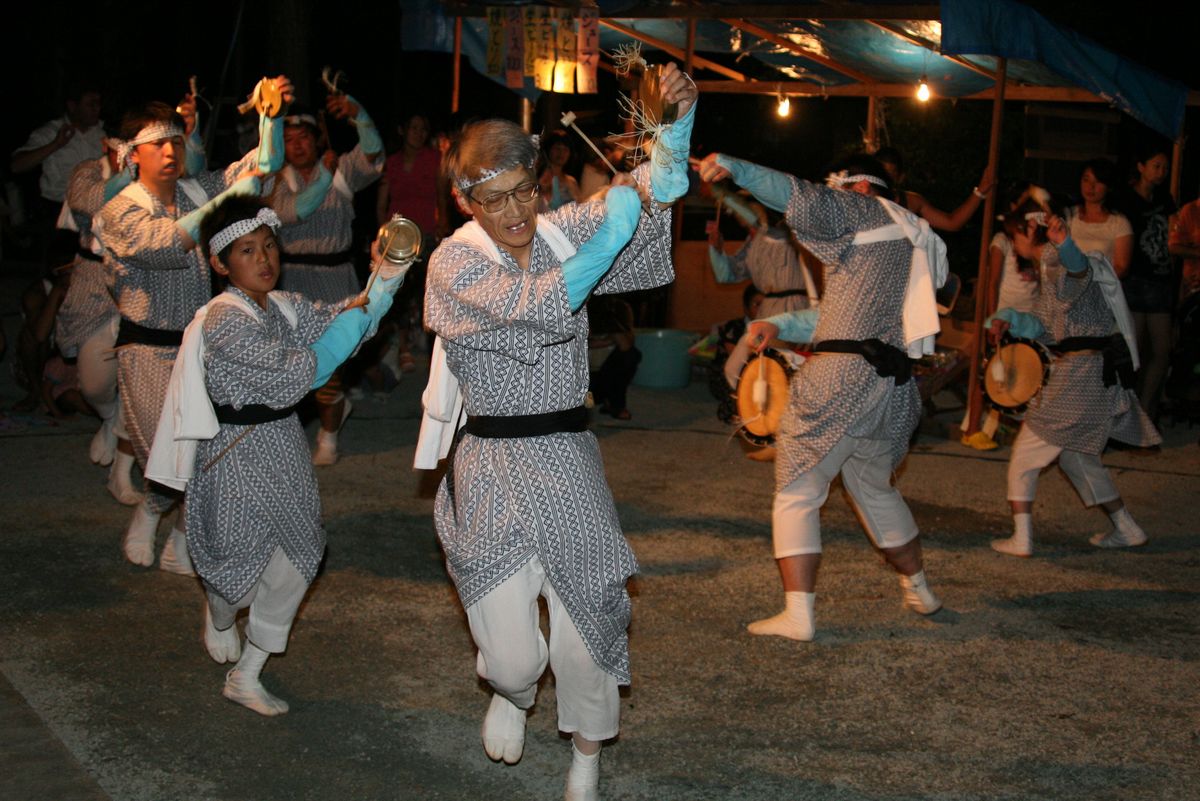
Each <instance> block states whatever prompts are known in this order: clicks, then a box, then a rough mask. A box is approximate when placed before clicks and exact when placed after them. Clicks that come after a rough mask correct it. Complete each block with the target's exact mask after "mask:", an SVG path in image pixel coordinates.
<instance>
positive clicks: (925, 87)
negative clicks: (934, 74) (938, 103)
mask: <svg viewBox="0 0 1200 801" xmlns="http://www.w3.org/2000/svg"><path fill="white" fill-rule="evenodd" d="M932 94H933V93H932V92H930V91H929V84H928V83H926V82H925V79H924V78H921V84H920V85H919V86H918V87H917V100H920V101H921V102H922V103H928V102H929V97H930V95H932Z"/></svg>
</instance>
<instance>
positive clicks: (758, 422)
mask: <svg viewBox="0 0 1200 801" xmlns="http://www.w3.org/2000/svg"><path fill="white" fill-rule="evenodd" d="M791 374H792V370H791V368H790V367H789V366H788V364H787V360H786V359H785V358H784V357H783V355H781V354H780V353H778V352H777V351H773V350H767V351H765V352H763V353H761V354H756V355H754V356H751V357H750V359H749V361H747V362H746V366H745V367H743V368H742V372H741V374H740V375H739V376H738V385H737V391H736V392H735V396H736V398H737V410H738V416H739V417H740V418H742V435H743V436H745V437H746V439H748V440H750V441H751V442H753V443H754V444H756V445H769V444H771V443H772V442H774V441H775V434H776V432H778V431H779V422H780V420H782V419H783V413H784V412H785V411H786V410H787V405H788V381H789V379H790V377H791ZM760 382H761V383H760ZM756 385H758V386H759V391H758V393H757V394H758V400H756V399H755V395H756V392H755V387H756ZM760 404H761V406H760Z"/></svg>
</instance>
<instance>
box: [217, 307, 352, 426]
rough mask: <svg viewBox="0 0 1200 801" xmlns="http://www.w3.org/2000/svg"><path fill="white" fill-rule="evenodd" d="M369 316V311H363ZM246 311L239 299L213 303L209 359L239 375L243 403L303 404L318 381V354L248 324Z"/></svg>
mask: <svg viewBox="0 0 1200 801" xmlns="http://www.w3.org/2000/svg"><path fill="white" fill-rule="evenodd" d="M362 316H365V315H362ZM245 317H246V312H245V311H243V310H242V309H240V308H238V307H237V306H234V305H233V304H227V303H221V304H213V305H212V306H211V307H210V309H209V312H208V315H207V317H206V318H205V320H204V342H205V347H206V349H207V351H208V353H207V355H206V362H207V363H211V362H214V361H219V362H220V363H221V369H222V370H226V371H228V372H230V373H232V374H235V375H237V377H238V381H237V383H238V390H237V391H238V397H235V398H234V399H233V400H234V402H235V403H237V404H244V403H264V404H265V405H267V406H270V407H272V408H276V409H281V408H285V407H287V406H292V405H294V404H296V403H299V402H300V401H301V400H302V399H303V398H304V396H305V395H307V394H308V392H309V389H310V388H311V386H312V376H313V374H314V372H315V371H316V369H317V363H318V362H317V356H316V354H314V353H313V351H312V350H310V349H309V348H306V347H295V346H288V345H286V344H284V342H283V341H282V340H280V339H277V338H275V337H272V336H269V335H268V334H267V331H266V328H264V327H263V326H260V325H246V323H245Z"/></svg>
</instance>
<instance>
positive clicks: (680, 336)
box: [633, 328, 696, 389]
mask: <svg viewBox="0 0 1200 801" xmlns="http://www.w3.org/2000/svg"><path fill="white" fill-rule="evenodd" d="M695 338H696V337H695V335H693V334H692V333H690V332H688V331H677V330H674V329H670V328H660V329H653V330H642V331H638V332H637V335H636V336H635V338H634V339H635V342H636V344H637V349H638V350H640V351H641V352H642V362H641V364H639V365H638V370H637V374H636V375H634V377H633V383H634V384H637V385H638V386H639V387H654V388H657V389H681V388H682V387H686V386H687V385H688V381H689V380H690V379H691V377H692V359H691V357H690V356H689V355H688V348H689V347H691V345H692V342H693V341H694V340H695Z"/></svg>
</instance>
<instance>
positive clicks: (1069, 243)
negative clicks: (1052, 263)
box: [1058, 235, 1088, 273]
mask: <svg viewBox="0 0 1200 801" xmlns="http://www.w3.org/2000/svg"><path fill="white" fill-rule="evenodd" d="M1058 258H1059V259H1060V260H1061V261H1062V264H1063V267H1066V268H1067V272H1069V273H1082V272H1084V271H1085V270H1087V268H1088V260H1087V256H1085V255H1083V252H1082V251H1081V250H1080V249H1079V245H1076V244H1075V240H1074V239H1072V238H1071V237H1070V236H1069V235H1068V236H1067V238H1066V239H1065V240H1063V243H1062V244H1061V245H1059V246H1058Z"/></svg>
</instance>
